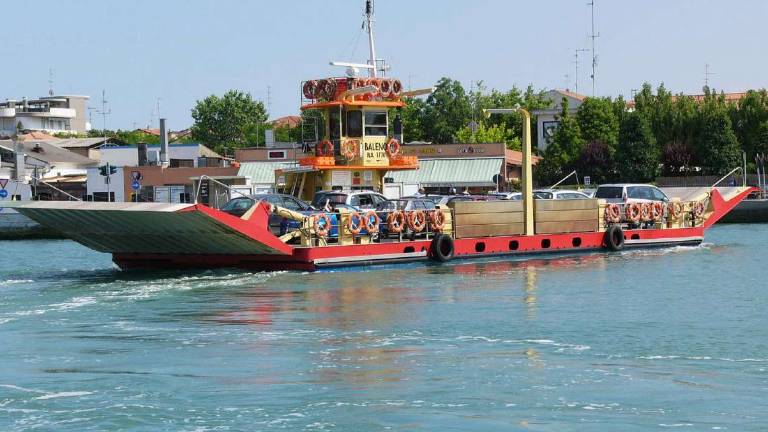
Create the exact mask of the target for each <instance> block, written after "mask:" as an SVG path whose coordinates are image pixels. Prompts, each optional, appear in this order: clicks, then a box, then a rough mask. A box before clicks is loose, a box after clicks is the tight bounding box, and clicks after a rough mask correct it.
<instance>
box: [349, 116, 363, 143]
mask: <svg viewBox="0 0 768 432" xmlns="http://www.w3.org/2000/svg"><path fill="white" fill-rule="evenodd" d="M345 129H346V132H347V136H348V137H352V138H359V137H361V136H363V112H362V111H347V124H346V128H345Z"/></svg>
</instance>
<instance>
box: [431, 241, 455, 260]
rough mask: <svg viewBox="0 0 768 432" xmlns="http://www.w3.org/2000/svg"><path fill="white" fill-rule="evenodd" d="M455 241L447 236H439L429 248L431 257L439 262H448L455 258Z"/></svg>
mask: <svg viewBox="0 0 768 432" xmlns="http://www.w3.org/2000/svg"><path fill="white" fill-rule="evenodd" d="M453 252H454V250H453V239H452V238H451V236H449V235H446V234H437V235H436V236H435V237H434V238H433V239H432V244H431V245H430V247H429V256H430V258H432V259H433V260H435V261H438V262H447V261H450V260H451V259H452V258H453Z"/></svg>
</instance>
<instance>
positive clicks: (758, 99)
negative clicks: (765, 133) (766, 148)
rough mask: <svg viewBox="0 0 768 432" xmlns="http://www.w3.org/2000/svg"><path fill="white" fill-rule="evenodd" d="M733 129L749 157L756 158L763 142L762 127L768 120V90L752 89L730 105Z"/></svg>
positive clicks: (750, 158)
mask: <svg viewBox="0 0 768 432" xmlns="http://www.w3.org/2000/svg"><path fill="white" fill-rule="evenodd" d="M729 111H730V116H731V122H732V123H733V130H734V133H736V138H738V140H739V142H740V143H741V146H742V148H743V149H744V151H745V152H747V159H748V160H752V159H754V156H755V153H756V152H757V148H758V147H760V146H761V145H762V143H761V137H760V134H761V128H762V126H763V124H764V123H765V122H766V121H768V92H766V91H765V90H764V89H763V90H760V91H754V90H750V91H748V92H747V94H746V95H745V96H744V97H743V98H742V99H741V100H740V101H739V102H738V104H733V105H731V106H730V107H729Z"/></svg>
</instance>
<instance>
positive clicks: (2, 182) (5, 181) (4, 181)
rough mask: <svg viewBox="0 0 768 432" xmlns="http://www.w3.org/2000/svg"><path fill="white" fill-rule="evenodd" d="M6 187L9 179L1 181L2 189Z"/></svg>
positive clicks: (0, 186) (0, 187)
mask: <svg viewBox="0 0 768 432" xmlns="http://www.w3.org/2000/svg"><path fill="white" fill-rule="evenodd" d="M6 185H8V179H0V189H5V186H6Z"/></svg>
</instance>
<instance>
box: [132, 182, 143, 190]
mask: <svg viewBox="0 0 768 432" xmlns="http://www.w3.org/2000/svg"><path fill="white" fill-rule="evenodd" d="M131 189H133V190H139V189H141V183H139V182H138V180H134V181H132V182H131Z"/></svg>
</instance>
